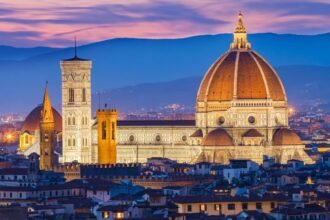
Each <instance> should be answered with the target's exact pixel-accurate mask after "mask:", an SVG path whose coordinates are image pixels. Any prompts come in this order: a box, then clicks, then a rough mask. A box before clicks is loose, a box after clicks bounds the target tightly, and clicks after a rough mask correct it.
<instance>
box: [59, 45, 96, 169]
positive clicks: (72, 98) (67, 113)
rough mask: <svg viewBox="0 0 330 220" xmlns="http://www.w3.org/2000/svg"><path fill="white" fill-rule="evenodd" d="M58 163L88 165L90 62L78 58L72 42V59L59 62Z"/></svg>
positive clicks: (90, 144) (89, 148)
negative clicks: (60, 122) (60, 150)
mask: <svg viewBox="0 0 330 220" xmlns="http://www.w3.org/2000/svg"><path fill="white" fill-rule="evenodd" d="M60 65H61V71H62V119H63V125H62V126H63V136H62V137H63V154H62V162H72V161H77V162H80V163H92V162H94V160H93V159H92V125H91V117H92V107H91V68H92V61H91V60H86V59H82V58H80V57H78V55H77V46H76V40H75V42H74V56H73V57H72V58H70V59H66V60H62V61H61V63H60Z"/></svg>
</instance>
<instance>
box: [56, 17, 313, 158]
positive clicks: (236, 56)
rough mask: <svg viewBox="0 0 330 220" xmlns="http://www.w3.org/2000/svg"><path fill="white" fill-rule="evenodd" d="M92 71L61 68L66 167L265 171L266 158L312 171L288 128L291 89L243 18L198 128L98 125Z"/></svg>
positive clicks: (206, 85)
mask: <svg viewBox="0 0 330 220" xmlns="http://www.w3.org/2000/svg"><path fill="white" fill-rule="evenodd" d="M91 65H92V62H91V61H89V60H84V59H81V58H78V57H77V56H75V57H74V58H72V59H69V60H63V61H62V62H61V69H62V115H63V155H62V161H63V162H72V161H78V162H80V163H112V162H114V161H116V162H117V163H118V162H119V163H136V162H138V163H141V162H142V163H144V162H146V161H147V158H150V157H167V158H170V159H173V160H177V161H178V162H187V163H196V162H204V161H205V162H213V163H223V164H228V163H229V161H230V160H231V159H245V160H253V161H255V162H257V163H259V164H260V163H262V161H263V157H264V156H265V155H267V156H269V157H273V158H275V160H276V161H277V162H279V163H286V162H287V161H288V160H291V159H298V160H302V161H304V162H305V163H307V164H308V163H313V161H312V160H311V158H309V157H308V155H307V154H306V152H305V151H304V148H305V146H304V145H303V143H302V141H301V140H300V138H299V136H298V135H297V134H296V133H295V132H294V131H293V130H291V129H290V128H289V124H288V106H287V96H286V93H285V89H284V86H283V84H282V82H281V80H280V78H279V76H278V75H277V73H276V72H275V70H274V69H273V68H272V67H271V65H270V64H269V63H268V62H267V61H266V60H265V59H264V58H263V57H262V56H260V55H259V54H258V53H257V52H255V51H254V50H252V46H251V44H250V43H249V42H248V37H247V31H246V28H245V27H244V25H243V20H242V14H239V16H238V22H237V25H236V27H235V30H234V34H233V42H232V43H231V44H230V46H229V50H228V51H227V52H226V53H225V54H224V55H222V56H220V57H219V58H218V59H217V60H216V61H215V62H214V63H213V64H212V65H211V67H210V68H209V69H208V71H207V72H206V74H205V75H204V78H203V80H202V82H201V84H200V87H199V90H198V92H197V98H196V120H194V121H182V120H181V121H120V120H119V121H117V122H114V121H113V120H112V121H111V120H104V119H105V118H106V117H105V115H104V114H103V113H102V114H101V112H98V113H97V117H96V118H95V119H92V118H91V96H90V94H91V81H90V76H91ZM109 118H111V117H109ZM107 121H108V122H107ZM113 123H115V124H116V126H115V127H112V126H113V125H115V124H113ZM103 125H105V127H104V126H103ZM103 127H104V128H105V129H103ZM111 129H112V130H111ZM115 133H116V134H115ZM108 134H109V135H113V136H111V140H110V139H107V137H110V136H109V135H108ZM103 135H105V136H104V139H103ZM115 145H116V147H114V146H115ZM115 151H116V153H114V152H115ZM101 152H102V153H101ZM115 155H116V156H115Z"/></svg>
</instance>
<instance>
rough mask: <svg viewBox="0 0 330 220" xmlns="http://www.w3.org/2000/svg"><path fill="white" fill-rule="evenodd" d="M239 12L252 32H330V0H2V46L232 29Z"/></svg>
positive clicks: (177, 34)
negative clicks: (75, 37)
mask: <svg viewBox="0 0 330 220" xmlns="http://www.w3.org/2000/svg"><path fill="white" fill-rule="evenodd" d="M239 10H241V11H243V13H244V15H245V17H244V21H245V23H246V26H247V28H248V31H249V32H276V33H297V34H316V33H324V32H329V30H330V22H329V21H330V13H329V12H330V1H329V0H314V1H313V0H301V1H298V0H290V1H287V0H273V1H270V0H267V1H265V0H235V1H233V0H97V1H92V0H84V1H83V0H74V1H64V0H57V1H54V0H47V1H46V0H29V1H21V0H11V1H8V0H6V1H5V0H0V41H1V43H0V44H2V45H14V46H57V47H62V46H69V45H71V44H72V39H73V37H74V36H75V35H76V36H77V37H78V39H79V42H80V43H88V42H94V41H100V40H105V39H109V38H117V37H137V38H177V37H186V36H191V35H197V34H216V33H223V32H227V33H228V32H232V30H233V26H234V23H235V22H236V15H237V12H238V11H239Z"/></svg>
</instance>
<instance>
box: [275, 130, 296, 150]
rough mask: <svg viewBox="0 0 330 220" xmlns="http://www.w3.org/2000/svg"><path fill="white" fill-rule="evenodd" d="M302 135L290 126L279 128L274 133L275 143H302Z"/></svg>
mask: <svg viewBox="0 0 330 220" xmlns="http://www.w3.org/2000/svg"><path fill="white" fill-rule="evenodd" d="M301 144H302V142H301V139H300V137H299V136H298V135H297V134H296V132H294V131H293V130H290V129H288V128H279V129H277V130H276V131H275V133H274V135H273V145H274V146H280V145H301Z"/></svg>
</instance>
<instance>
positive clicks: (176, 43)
mask: <svg viewBox="0 0 330 220" xmlns="http://www.w3.org/2000/svg"><path fill="white" fill-rule="evenodd" d="M231 39H232V36H231V35H230V34H219V35H206V36H196V37H190V38H184V39H171V40H150V39H113V40H107V41H102V42H98V43H93V44H88V45H84V46H81V47H80V48H78V55H79V56H81V57H83V58H89V59H92V60H93V73H92V89H93V92H94V93H96V92H104V91H108V90H109V89H114V88H121V87H125V86H134V85H138V84H141V83H157V82H162V81H173V80H177V79H182V78H189V77H194V76H196V77H201V76H202V75H203V74H204V73H205V72H206V70H207V69H208V67H209V66H210V65H211V64H212V63H213V62H214V61H215V60H216V59H217V57H219V56H220V55H221V54H223V53H224V52H225V51H226V50H228V47H229V44H230V42H231ZM249 40H250V42H251V43H252V48H253V49H255V50H256V51H257V52H258V53H260V54H261V55H262V56H264V57H265V58H266V59H267V60H268V61H269V62H270V63H271V64H272V65H273V66H274V67H279V66H288V67H287V68H294V69H295V70H293V69H292V72H294V71H297V72H298V73H299V72H300V71H302V72H301V73H299V74H308V75H310V76H311V77H313V76H315V74H317V72H316V71H326V70H323V69H322V68H321V67H317V70H315V69H314V70H313V68H314V67H312V69H311V70H313V71H304V69H299V68H297V66H301V65H306V66H330V56H328V51H330V44H329V42H330V34H322V35H313V36H302V35H278V34H268V33H267V34H250V35H249ZM5 49H6V48H2V49H1V47H0V82H1V84H0V95H1V97H0V113H3V112H24V111H27V110H28V109H32V108H33V107H34V106H36V105H37V104H38V103H40V102H41V100H42V92H43V89H44V83H45V81H46V80H48V81H49V83H50V84H49V86H50V95H51V99H52V102H53V103H54V104H55V106H57V107H59V104H60V100H61V99H60V97H61V81H60V80H61V75H60V68H59V61H60V60H61V59H64V58H69V57H72V56H73V49H72V48H64V49H57V48H28V49H27V48H22V49H20V48H9V49H8V48H7V49H8V51H7V52H6V50H5ZM294 66H296V67H294ZM281 68H282V67H281ZM281 68H279V70H281ZM298 69H299V70H298ZM290 72H291V71H288V74H289V73H290ZM298 73H297V74H298ZM297 74H296V75H297ZM306 77H307V76H306ZM322 77H323V75H322ZM316 80H317V79H316ZM319 80H320V82H319V83H323V82H324V79H322V78H319ZM179 81H180V80H179ZM197 82H199V81H198V80H197ZM288 82H289V84H288V85H287V88H288V87H291V86H292V87H293V88H294V87H295V85H294V84H295V82H294V81H292V80H288ZM292 83H293V84H292ZM197 84H198V83H197ZM147 85H148V84H147ZM181 85H182V84H181ZM145 86H146V85H145ZM187 86H188V85H187ZM195 87H196V86H195ZM129 88H134V87H129ZM187 89H188V88H187ZM289 89H290V88H289ZM112 91H114V92H113V93H115V91H116V90H112ZM183 93H185V91H183ZM195 93H196V91H195V92H194V93H193V96H195ZM189 94H191V93H189ZM144 95H150V94H144ZM311 95H314V94H311ZM158 97H159V96H158ZM193 99H194V97H192V100H193ZM113 100H115V98H113ZM141 100H142V101H143V99H142V98H141ZM125 101H126V102H131V101H132V100H130V99H126V100H125ZM132 104H133V103H132ZM145 104H146V105H148V104H147V103H145ZM125 105H131V104H129V103H127V104H125Z"/></svg>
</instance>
